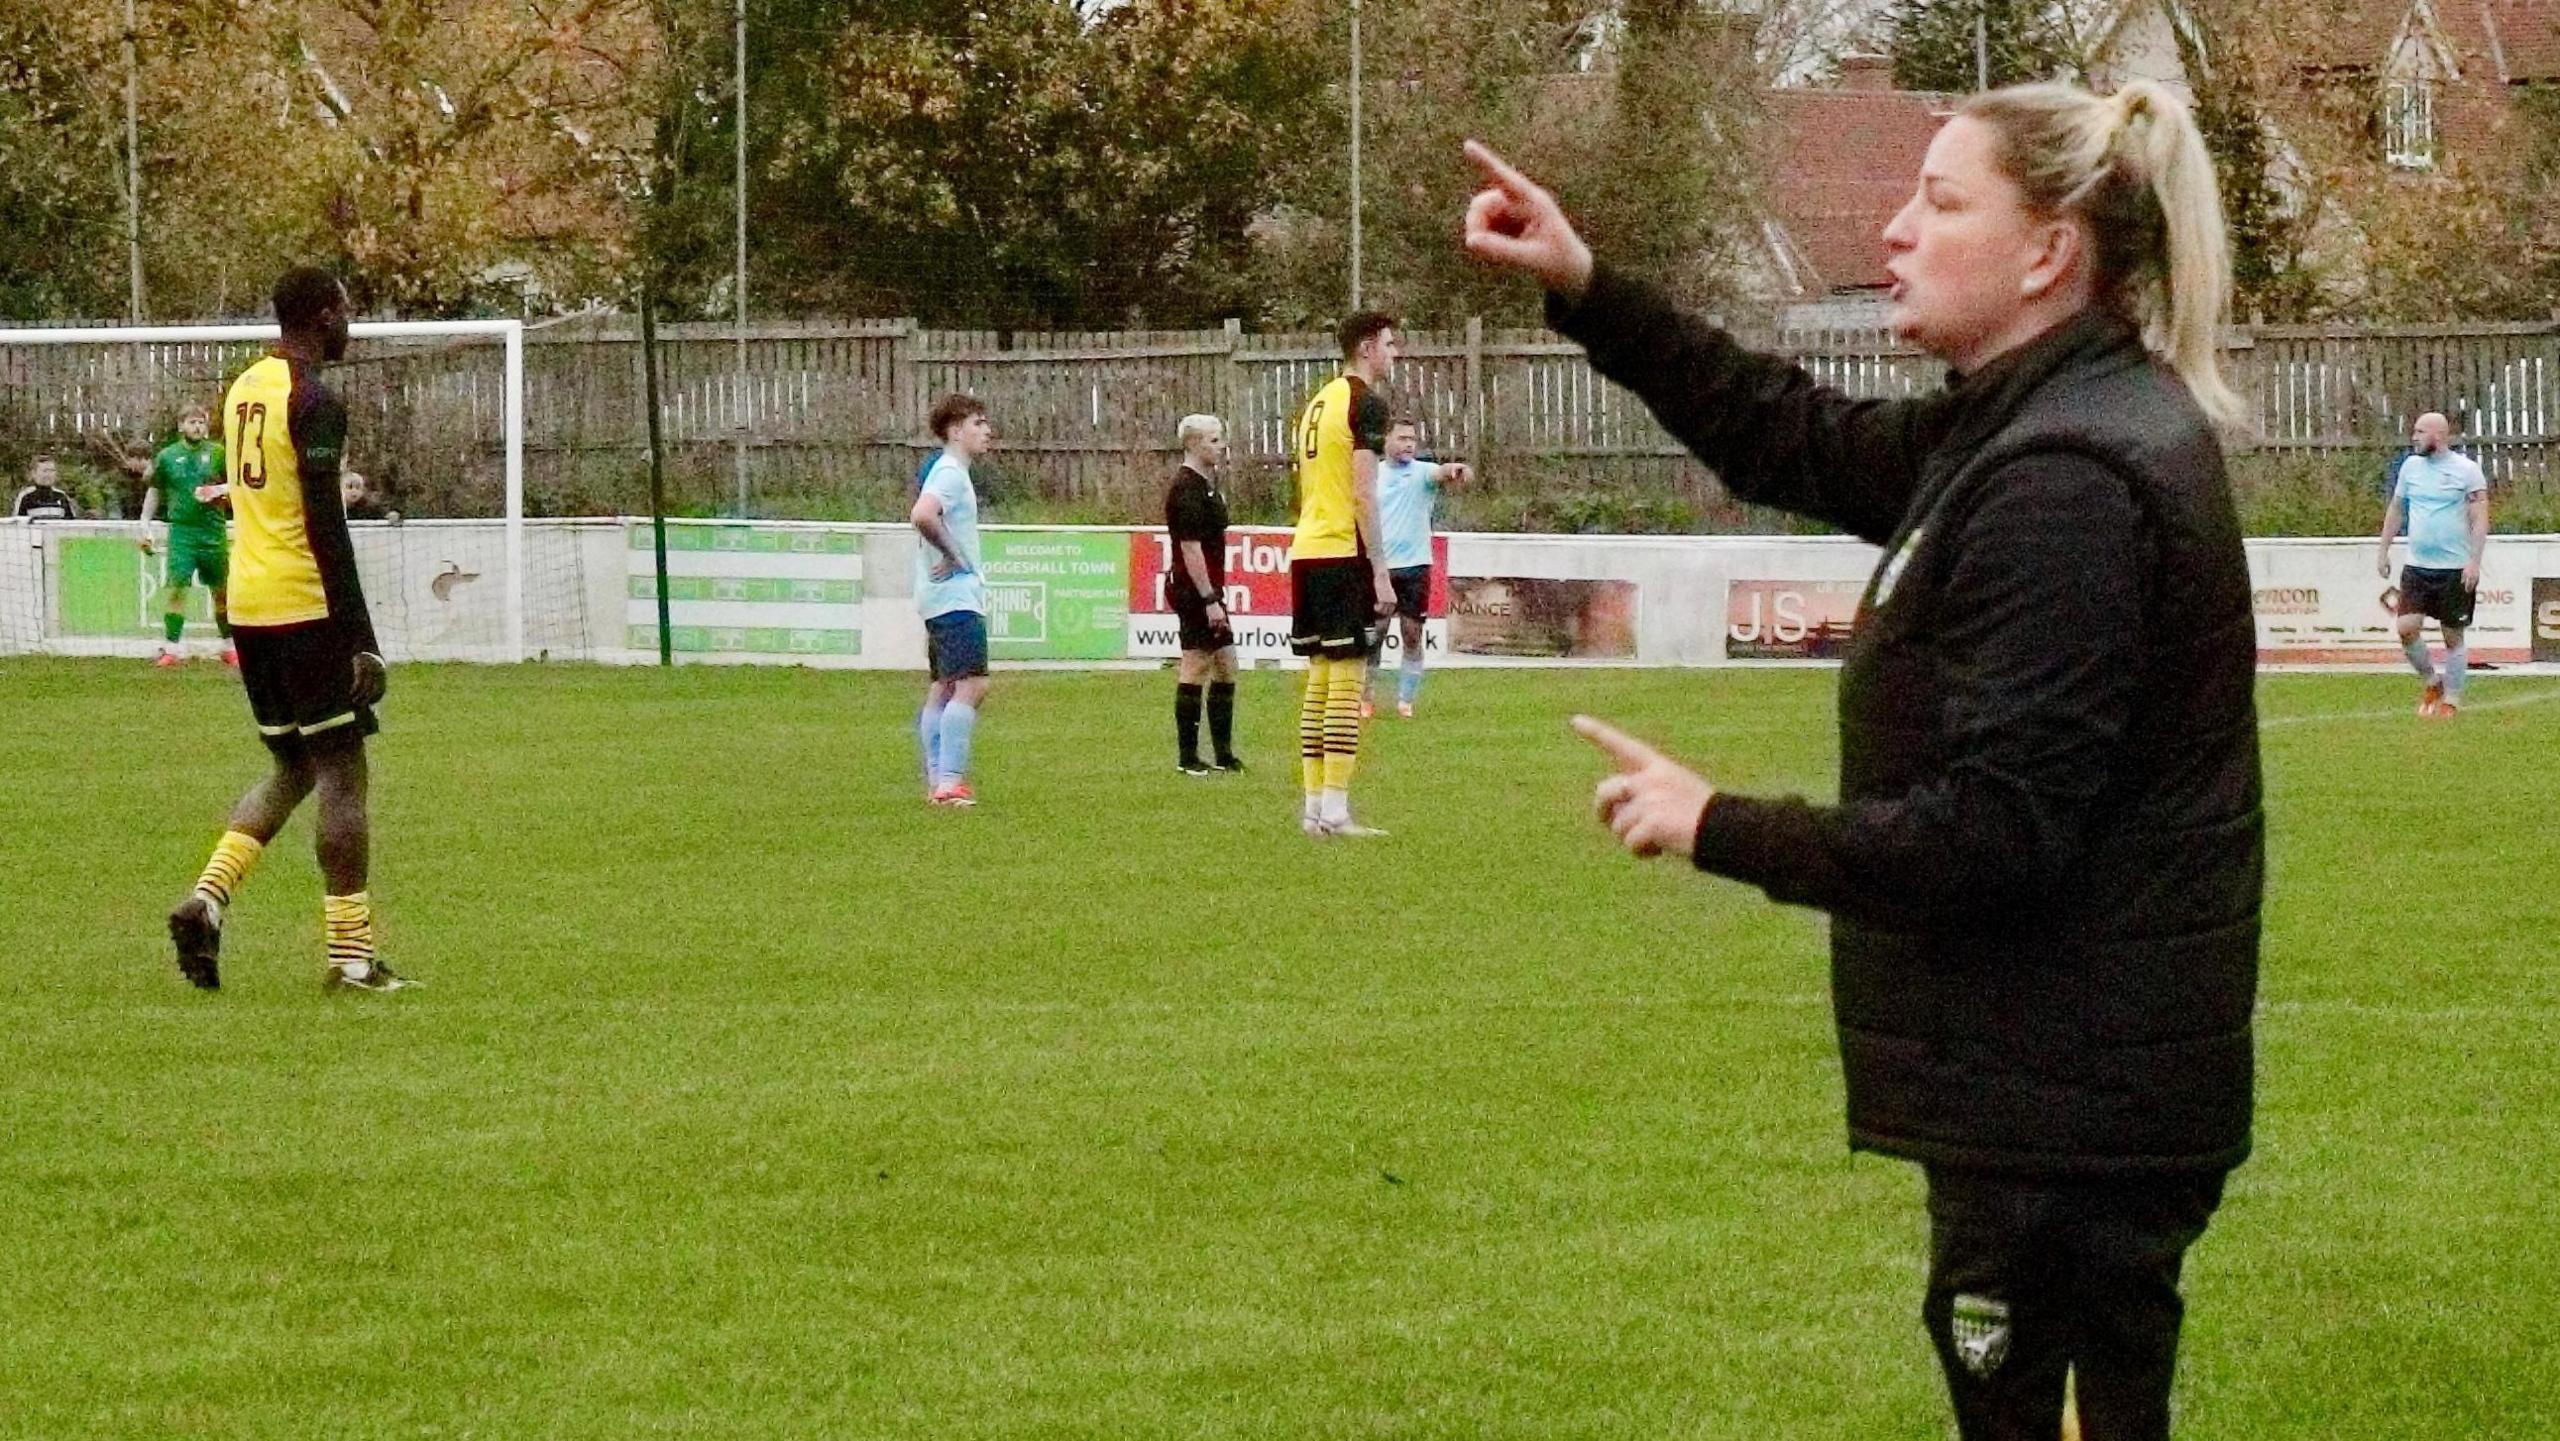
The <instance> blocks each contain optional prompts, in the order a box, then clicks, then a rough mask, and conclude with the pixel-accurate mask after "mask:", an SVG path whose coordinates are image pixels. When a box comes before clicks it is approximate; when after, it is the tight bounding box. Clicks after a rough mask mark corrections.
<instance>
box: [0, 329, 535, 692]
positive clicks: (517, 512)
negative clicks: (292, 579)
mask: <svg viewBox="0 0 2560 1441" xmlns="http://www.w3.org/2000/svg"><path fill="white" fill-rule="evenodd" d="M279 334H280V331H279V330H278V328H277V327H276V326H275V325H272V324H267V325H156V326H155V325H130V326H127V325H107V326H90V327H66V328H44V327H34V326H30V327H23V328H20V327H0V346H28V345H118V346H133V345H189V344H222V343H231V342H240V341H257V340H273V339H275V338H276V337H277V336H278V335H279ZM348 334H349V336H350V337H351V338H352V339H354V340H359V341H361V340H375V339H379V340H432V339H438V338H446V337H451V338H483V339H486V338H492V337H494V338H496V339H498V340H501V341H503V342H504V344H505V347H506V378H505V394H504V399H503V411H504V424H505V433H506V469H505V475H506V577H505V596H506V629H505V644H504V649H503V658H504V659H507V660H511V661H520V660H522V659H524V657H525V585H524V581H525V561H524V322H523V321H521V320H393V321H358V322H356V323H355V324H353V325H350V326H349V327H348Z"/></svg>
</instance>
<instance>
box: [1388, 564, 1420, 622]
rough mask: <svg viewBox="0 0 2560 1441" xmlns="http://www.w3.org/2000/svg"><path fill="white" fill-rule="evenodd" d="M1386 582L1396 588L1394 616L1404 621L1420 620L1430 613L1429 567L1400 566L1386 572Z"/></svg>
mask: <svg viewBox="0 0 2560 1441" xmlns="http://www.w3.org/2000/svg"><path fill="white" fill-rule="evenodd" d="M1387 580H1388V582H1389V583H1390V584H1392V585H1393V586H1395V588H1396V614H1397V615H1399V616H1402V617H1403V618H1405V619H1406V620H1421V619H1422V618H1423V617H1424V616H1426V615H1428V614H1430V611H1431V567H1429V566H1427V565H1400V566H1397V567H1396V568H1395V569H1393V570H1391V571H1388V572H1387Z"/></svg>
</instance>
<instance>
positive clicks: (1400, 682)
mask: <svg viewBox="0 0 2560 1441" xmlns="http://www.w3.org/2000/svg"><path fill="white" fill-rule="evenodd" d="M1421 694H1422V656H1421V653H1420V652H1412V653H1409V654H1407V655H1406V656H1405V658H1404V672H1403V674H1401V675H1398V676H1397V677H1396V699H1397V700H1398V701H1401V702H1402V703H1404V704H1406V705H1411V704H1413V702H1414V698H1415V697H1417V696H1419V695H1421Z"/></svg>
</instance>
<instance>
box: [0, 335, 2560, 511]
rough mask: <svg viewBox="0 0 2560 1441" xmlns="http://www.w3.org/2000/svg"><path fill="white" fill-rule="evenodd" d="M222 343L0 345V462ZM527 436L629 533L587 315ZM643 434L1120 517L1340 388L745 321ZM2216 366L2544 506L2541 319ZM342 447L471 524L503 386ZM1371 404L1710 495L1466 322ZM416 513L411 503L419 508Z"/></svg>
mask: <svg viewBox="0 0 2560 1441" xmlns="http://www.w3.org/2000/svg"><path fill="white" fill-rule="evenodd" d="M1752 339H1754V340H1755V341H1756V342H1757V343H1760V344H1763V345H1766V346H1769V347H1771V348H1774V349H1778V350H1781V351H1784V352H1786V353H1789V354H1792V355H1794V356H1796V357H1797V358H1798V359H1799V360H1800V361H1801V362H1802V363H1803V364H1804V365H1806V367H1807V368H1808V369H1810V370H1811V371H1813V372H1814V373H1815V374H1816V375H1817V376H1818V377H1820V378H1821V379H1822V380H1823V381H1825V382H1826V383H1829V384H1832V385H1836V386H1838V387H1840V388H1842V389H1843V390H1846V391H1848V392H1850V393H1852V394H1856V395H1862V396H1903V395H1914V394H1920V393H1924V392H1926V391H1928V390H1930V389H1932V388H1934V387H1936V386H1937V385H1938V384H1940V383H1941V381H1942V378H1943V371H1942V368H1941V367H1940V366H1939V365H1938V364H1937V363H1935V362H1933V361H1931V360H1929V359H1928V358H1927V357H1925V356H1922V355H1920V354H1918V353H1916V352H1914V351H1912V350H1911V349H1909V348H1908V347H1906V346H1902V345H1899V344H1897V343H1896V342H1894V341H1893V340H1892V338H1891V337H1890V336H1887V335H1885V334H1883V333H1880V332H1878V331H1875V330H1872V329H1826V330H1803V331H1786V332H1780V333H1774V334H1765V335H1759V336H1755V337H1752ZM250 353H251V349H250V348H249V347H242V346H212V345H197V346H183V345H165V344H152V345H142V344H136V345H130V346H117V345H84V346H78V347H46V346H29V345H12V344H10V343H9V342H8V338H7V335H6V332H4V331H0V449H4V448H5V447H6V446H7V445H8V444H10V443H11V442H16V443H17V444H18V445H19V446H20V448H24V446H26V445H32V444H53V445H61V444H64V443H66V442H69V441H71V440H74V439H76V438H77V437H78V436H79V435H80V434H82V433H83V432H88V431H95V430H99V429H102V428H103V429H106V430H110V431H113V432H117V433H120V434H125V435H129V436H142V435H148V434H165V433H166V432H167V430H168V428H169V426H170V424H171V420H172V418H173V417H174V415H175V413H176V411H177V410H178V409H179V408H180V407H181V406H182V405H183V404H185V403H187V402H189V401H207V400H210V399H213V398H214V397H215V395H216V393H217V391H218V387H219V386H220V384H221V383H222V380H223V378H224V377H225V376H227V375H228V374H230V373H232V372H233V371H234V370H236V368H237V367H238V366H239V365H240V364H241V363H243V362H244V361H245V359H246V357H247V356H248V355H249V354H250ZM525 356H526V394H525V404H526V416H525V441H526V448H527V458H528V468H529V472H530V475H531V478H532V489H533V493H534V495H535V497H536V503H537V506H538V508H540V509H543V510H547V511H554V512H576V511H580V510H608V509H611V510H618V509H629V508H631V507H632V505H633V504H634V502H635V501H636V500H637V499H638V495H637V493H636V492H635V491H634V489H633V487H634V486H636V485H637V484H638V483H639V482H638V477H639V475H640V473H641V468H642V463H643V459H644V457H645V438H646V431H645V427H644V424H643V416H642V398H641V397H642V376H641V370H640V345H639V336H638V330H637V327H636V326H635V325H633V324H631V323H629V322H628V321H627V320H624V319H622V318H617V317H604V318H591V319H588V320H585V321H581V322H577V323H572V324H564V325H560V326H555V327H551V328H547V329H541V330H537V331H535V332H533V333H531V334H529V335H528V336H527V343H526V347H525ZM660 356H661V367H662V368H661V377H660V384H661V397H662V416H661V418H662V422H663V425H664V430H665V434H666V437H667V440H668V442H669V450H670V454H671V457H672V458H673V460H674V461H675V468H676V469H677V470H678V472H679V473H680V474H681V476H682V477H683V493H682V496H681V497H680V498H681V499H684V500H685V501H687V502H688V503H692V504H697V505H704V506H708V505H718V504H723V503H733V501H734V490H735V481H736V477H737V474H738V472H739V470H740V469H741V464H740V463H741V462H743V470H744V472H745V476H746V482H747V484H746V489H747V493H748V496H749V500H750V508H751V509H752V510H753V511H755V512H756V513H761V514H791V513H796V512H799V511H803V510H819V511H830V512H834V511H840V510H841V509H842V506H841V504H839V503H838V502H839V501H840V500H841V498H842V497H843V495H844V494H846V493H847V492H848V491H852V490H866V491H868V492H876V493H877V494H878V495H879V496H880V497H882V498H883V499H886V498H888V497H893V496H894V495H895V494H896V493H897V492H898V491H899V490H900V489H902V488H903V487H904V485H905V484H906V483H907V481H908V479H909V478H910V477H911V476H912V475H913V473H914V470H915V467H916V465H917V463H918V461H919V459H920V458H921V457H922V456H923V455H925V454H926V453H927V452H928V451H929V450H930V449H931V446H932V441H931V438H930V437H929V436H928V435H927V434H926V433H925V429H924V417H925V414H926V412H927V411H928V410H929V409H930V407H931V405H932V403H933V401H934V399H935V397H937V396H939V395H941V394H944V393H946V392H950V391H965V392H968V393H970V394H973V395H976V396H979V397H980V398H982V399H984V400H985V401H986V402H987V403H988V406H989V408H990V410H991V412H992V414H993V416H994V418H995V421H996V423H997V428H998V432H999V436H1000V449H999V455H998V457H997V459H996V462H995V463H994V465H993V466H992V467H991V469H992V470H993V471H994V472H995V473H996V474H997V475H999V476H1000V477H1002V479H1001V481H1000V483H1002V484H1007V485H1012V486H1018V487H1031V488H1036V489H1037V490H1038V491H1039V492H1040V493H1041V494H1043V495H1044V496H1046V497H1048V498H1050V499H1052V500H1059V501H1067V502H1081V503H1089V504H1090V505H1091V506H1092V508H1093V509H1094V510H1095V512H1096V513H1097V514H1103V513H1135V514H1143V513H1146V511H1147V509H1148V508H1149V507H1150V505H1151V504H1152V498H1153V497H1154V496H1155V495H1156V494H1158V493H1159V492H1160V490H1161V487H1162V485H1163V481H1164V477H1165V476H1166V474H1167V473H1168V471H1169V470H1170V469H1171V467H1172V465H1173V464H1174V462H1175V460H1176V458H1177V456H1178V450H1177V447H1176V442H1175V431H1176V427H1177V424H1178V422H1179V421H1180V419H1181V417H1183V416H1184V415H1187V414H1190V413H1192V412H1195V411H1205V412H1209V413H1213V414H1216V415H1218V416H1221V417H1223V418H1224V420H1225V421H1226V425H1227V433H1228V437H1229V440H1230V443H1231V445H1232V446H1233V448H1234V450H1235V452H1236V455H1237V458H1238V459H1239V460H1240V461H1242V462H1243V463H1244V464H1243V467H1242V470H1241V472H1240V476H1239V484H1240V485H1242V486H1243V487H1244V488H1245V489H1246V490H1247V491H1248V492H1249V493H1250V492H1251V491H1253V490H1254V488H1255V487H1256V486H1260V487H1262V488H1264V490H1265V491H1266V492H1267V491H1269V490H1270V489H1271V488H1272V487H1277V486H1280V485H1282V484H1284V477H1285V466H1286V461H1287V452H1288V448H1289V431H1290V428H1291V422H1292V420H1293V418H1294V417H1295V415H1296V413H1297V411H1298V408H1299V406H1300V405H1301V404H1302V403H1303V402H1304V400H1305V399H1306V397H1307V396H1308V395H1309V394H1310V393H1312V392H1313V391H1314V390H1315V389H1316V388H1317V387H1318V386H1319V385H1321V384H1322V383H1323V382H1324V381H1325V380H1326V379H1328V378H1329V377H1330V376H1331V375H1332V374H1333V373H1334V372H1335V369H1336V367H1337V365H1338V359H1337V357H1336V356H1335V354H1334V351H1333V347H1332V345H1331V343H1330V341H1329V338H1327V337H1324V336H1320V335H1303V334H1300V335H1267V334H1254V333H1247V332H1245V331H1244V330H1243V329H1242V328H1241V327H1240V326H1238V325H1237V324H1235V323H1233V322H1230V323H1229V324H1228V325H1226V326H1225V327H1224V328H1222V329H1218V330H1209V331H1118V332H1059V333H1026V332H1014V333H1010V334H1006V333H999V332H993V331H949V330H926V329H923V328H921V327H919V326H918V325H916V324H915V323H914V322H912V321H906V320H885V321H852V322H810V323H799V322H792V323H768V324H763V325H759V326H756V327H755V328H753V329H752V330H751V331H750V332H749V334H748V337H747V340H746V342H745V344H744V346H743V347H741V346H740V344H739V343H738V341H737V339H736V337H735V335H734V334H733V333H732V332H731V331H730V330H729V329H728V327H726V326H722V325H671V326H666V327H663V328H662V330H661V332H660ZM2226 359H2227V362H2228V365H2229V368H2230V373H2231V376H2232V379H2233V381H2234V383H2235V385H2236V386H2237V387H2238V388H2239V389H2240V391H2241V393H2242V394H2243V395H2244V396H2245V397H2247V398H2248V400H2249V402H2250V405H2251V411H2252V416H2253V418H2254V422H2255V430H2254V433H2253V434H2252V435H2250V436H2248V437H2245V438H2244V439H2243V441H2242V442H2241V443H2242V444H2243V445H2244V446H2247V447H2250V448H2256V449H2260V450H2271V451H2277V452H2284V453H2298V454H2303V455H2310V456H2318V455H2321V454H2324V453H2329V452H2370V451H2377V450H2383V449H2386V448H2388V447H2389V446H2391V445H2393V444H2394V443H2395V442H2396V440H2397V439H2398V437H2400V436H2403V435H2405V434H2406V433H2407V430H2408V427H2409V424H2410V422H2411V421H2412V419H2414V417H2415V416H2416V415H2417V414H2418V413H2420V412H2423V411H2426V410H2443V411H2445V412H2447V413H2448V414H2450V415H2452V416H2453V418H2454V420H2455V422H2456V424H2457V426H2458V427H2459V428H2460V429H2461V430H2462V431H2463V432H2464V435H2465V437H2466V442H2465V443H2466V447H2467V448H2469V449H2471V450H2472V451H2473V452H2474V453H2475V454H2476V455H2477V456H2478V457H2479V458H2480V459H2481V461H2482V463H2483V464H2484V465H2486V466H2487V467H2488V468H2489V469H2490V470H2491V472H2492V474H2493V476H2495V477H2496V478H2497V479H2498V480H2499V481H2501V482H2502V483H2505V484H2510V485H2533V486H2545V485H2550V484H2552V483H2553V469H2554V461H2555V459H2556V458H2560V322H2555V323H2536V324H2454V325H2440V326H2421V327H2400V328H2392V329H2371V328H2354V329H2350V328H2343V327H2332V328H2321V327H2287V326H2258V327H2249V328H2243V329H2239V330H2236V331H2235V332H2234V333H2233V334H2232V335H2231V337H2230V339H2229V342H2228V346H2227V350H2226ZM337 383H338V385H339V388H340V389H341V390H342V391H344V392H345V393H346V394H347V396H348V397H349V400H350V405H351V408H352V410H353V411H354V417H355V425H354V434H355V439H354V442H353V445H354V450H355V453H356V455H357V456H358V457H359V459H360V463H370V464H371V466H372V467H373V468H374V469H375V471H376V472H377V473H378V474H382V475H384V476H385V477H386V478H387V479H389V480H390V482H391V485H392V488H393V489H394V490H395V491H396V492H398V493H400V494H403V495H409V496H412V497H415V498H416V499H415V500H414V501H413V505H417V506H418V507H419V508H420V509H422V510H432V511H434V512H438V513H447V514H472V513H486V512H487V511H488V510H490V509H493V508H494V507H495V505H496V503H497V486H498V483H499V482H498V469H497V465H496V453H495V448H496V445H497V443H498V439H499V436H500V435H501V433H502V431H501V426H500V423H499V416H500V414H501V405H502V401H503V378H502V374H501V370H500V366H499V360H498V352H497V350H496V348H495V347H494V346H491V345H486V344H477V343H469V344H466V343H401V344H389V343H377V344H373V345H369V346H367V347H365V348H364V349H363V350H361V351H360V352H359V354H358V356H357V357H356V358H355V359H354V360H353V361H352V362H351V363H350V364H348V365H347V366H346V367H344V368H343V369H342V370H341V371H339V372H338V380H337ZM1389 389H1390V395H1391V398H1392V400H1393V401H1394V403H1395V404H1396V405H1397V406H1398V408H1399V409H1401V410H1403V411H1405V412H1407V413H1410V414H1412V415H1414V416H1416V417H1417V418H1419V419H1420V420H1421V421H1422V423H1423V426H1424V430H1425V436H1426V443H1427V445H1428V447H1429V449H1430V450H1432V451H1433V452H1435V453H1438V454H1442V455H1452V456H1468V457H1475V458H1480V459H1484V460H1487V461H1491V462H1495V463H1496V464H1506V463H1507V464H1514V465H1517V464H1520V463H1524V462H1535V463H1538V464H1541V465H1546V466H1557V467H1566V468H1582V469H1588V470H1589V471H1591V472H1592V473H1594V474H1609V475H1612V476H1621V477H1632V478H1638V479H1644V480H1649V481H1652V482H1655V483H1658V484H1661V485H1666V486H1669V487H1672V488H1674V489H1675V490H1677V491H1680V492H1682V493H1686V494H1691V495H1694V496H1698V497H1701V498H1707V497H1712V496H1713V495H1714V494H1715V493H1716V492H1715V487H1714V485H1713V480H1712V477H1711V476H1709V475H1708V474H1707V473H1706V472H1705V471H1704V470H1703V469H1701V468H1700V467H1698V466H1696V465H1695V464H1694V463H1693V462H1691V461H1689V460H1688V459H1687V458H1686V457H1685V455H1684V454H1683V453H1682V451H1681V449H1680V447H1679V445H1678V444H1677V443H1676V442H1674V441H1673V440H1672V439H1671V438H1670V437H1669V436H1668V435H1667V434H1665V433H1664V432H1663V431H1662V429H1661V428H1660V427H1659V426H1657V425H1655V424H1654V422H1653V420H1652V418H1651V417H1650V416H1649V415H1648V414H1647V413H1646V411H1645V409H1644V407H1643V406H1642V405H1641V404H1640V403H1639V402H1638V401H1636V399H1635V398H1634V397H1633V396H1632V395H1630V394H1629V393H1628V392H1626V391H1624V390H1621V389H1619V388H1617V387H1616V386H1613V385H1611V384H1609V383H1607V382H1605V381H1603V380H1601V379H1600V378H1599V376H1598V374H1597V373H1596V372H1594V371H1593V370H1592V369H1591V367H1590V366H1589V365H1588V364H1587V363H1586V362H1585V361H1584V359H1583V357H1582V353H1581V350H1580V348H1579V347H1577V346H1575V345H1573V344H1571V343H1569V342H1567V341H1564V340H1563V339H1561V338H1559V337H1557V336H1555V335H1553V334H1550V333H1547V332H1544V331H1536V330H1502V329H1493V328H1488V327H1486V326H1484V325H1482V324H1480V323H1477V322H1469V323H1468V324H1467V325H1466V326H1465V327H1463V328H1461V329H1457V330H1447V331H1427V330H1426V331H1416V332H1412V333H1410V334H1408V335H1407V336H1406V337H1405V348H1404V359H1403V362H1402V363H1401V364H1400V365H1399V366H1398V368H1397V371H1396V375H1395V378H1394V381H1393V382H1392V384H1391V386H1390V387H1389ZM430 496H431V497H432V499H430V498H429V497H430Z"/></svg>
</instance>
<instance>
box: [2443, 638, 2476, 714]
mask: <svg viewBox="0 0 2560 1441" xmlns="http://www.w3.org/2000/svg"><path fill="white" fill-rule="evenodd" d="M2470 669H2471V637H2469V636H2467V635H2466V636H2464V637H2463V638H2462V640H2461V642H2460V643H2459V644H2455V645H2449V646H2446V647H2445V648H2444V698H2445V699H2446V700H2449V701H2456V702H2459V701H2460V700H2461V699H2462V680H2463V677H2464V676H2465V675H2466V674H2467V673H2468V672H2469V671H2470Z"/></svg>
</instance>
